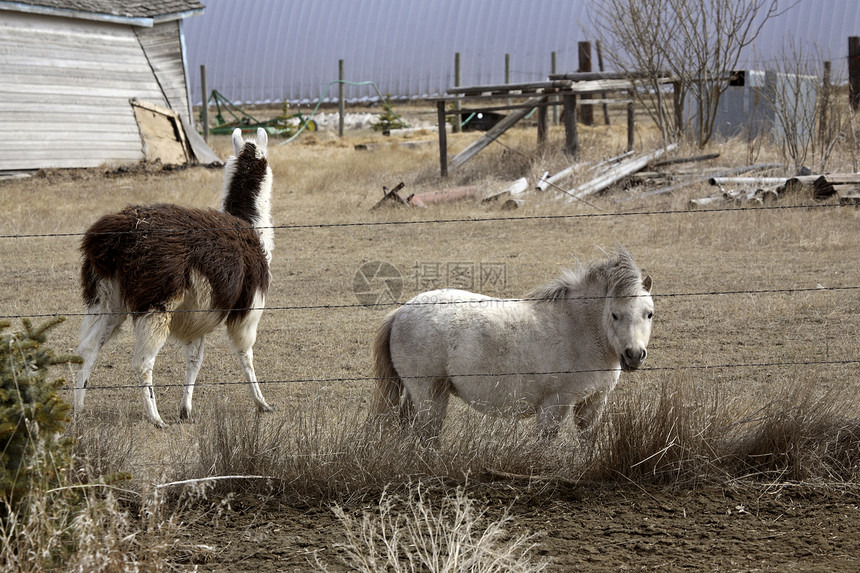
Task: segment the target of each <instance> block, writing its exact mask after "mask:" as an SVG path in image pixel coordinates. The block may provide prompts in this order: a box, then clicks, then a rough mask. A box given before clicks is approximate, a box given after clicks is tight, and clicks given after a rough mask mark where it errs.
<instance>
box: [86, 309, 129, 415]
mask: <svg viewBox="0 0 860 573" xmlns="http://www.w3.org/2000/svg"><path fill="white" fill-rule="evenodd" d="M124 321H125V314H123V313H122V312H112V311H111V310H110V309H109V308H107V307H105V306H104V305H101V304H98V305H94V306H91V307H90V308H89V309H88V310H87V314H86V316H84V320H83V322H82V323H81V335H80V342H79V344H78V349H77V353H78V355H80V357H81V358H83V360H84V363H83V366H82V367H81V371H80V372H78V377H77V380H75V400H74V401H75V413H78V412H80V411H81V410H82V409H83V407H84V398H85V397H86V394H87V384H88V383H89V381H90V375H91V374H92V371H93V366H95V363H96V358H98V355H99V351H100V350H101V349H102V347H103V346H104V345H105V343H106V342H107V341H108V340H110V339H111V337H113V335H114V334H115V333H116V331H117V330H118V329H119V327H120V326H121V325H122V323H123V322H124Z"/></svg>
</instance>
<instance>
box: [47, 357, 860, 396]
mask: <svg viewBox="0 0 860 573" xmlns="http://www.w3.org/2000/svg"><path fill="white" fill-rule="evenodd" d="M854 364H860V358H850V359H843V360H787V361H776V362H736V363H726V364H693V365H688V366H652V367H644V368H639V369H637V370H636V372H679V371H685V370H726V369H747V368H769V367H782V368H790V367H797V366H848V365H854ZM617 370H618V369H616V368H589V369H582V370H552V371H534V372H479V373H471V374H455V375H454V376H455V377H457V378H502V377H510V376H563V375H569V374H594V373H606V372H616V371H617ZM398 378H399V379H401V380H429V379H435V378H436V376H398ZM391 379H392V378H391V377H385V376H351V377H346V376H338V377H327V378H292V379H286V380H257V383H258V384H260V385H261V386H264V385H268V386H275V385H287V384H311V383H316V384H335V383H337V384H342V383H345V382H357V383H363V382H380V381H383V380H391ZM246 384H248V382H247V381H245V380H231V381H222V382H203V383H200V382H199V381H198V383H197V384H195V388H197V387H198V386H243V385H246ZM184 386H185V384H184V383H181V382H176V383H171V382H168V383H165V384H155V385H154V387H156V388H182V387H184ZM130 388H135V389H137V388H140V385H139V384H112V385H109V386H87V391H88V392H89V391H91V390H127V389H130ZM63 389H65V390H73V389H74V387H73V386H70V385H67V386H64V387H63Z"/></svg>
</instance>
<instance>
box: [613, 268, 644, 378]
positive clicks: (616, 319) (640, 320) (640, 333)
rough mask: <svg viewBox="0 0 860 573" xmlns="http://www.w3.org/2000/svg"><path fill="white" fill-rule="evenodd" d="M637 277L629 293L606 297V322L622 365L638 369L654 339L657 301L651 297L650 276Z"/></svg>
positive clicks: (627, 368)
mask: <svg viewBox="0 0 860 573" xmlns="http://www.w3.org/2000/svg"><path fill="white" fill-rule="evenodd" d="M633 269H635V271H636V273H637V278H636V280H635V282H634V283H633V285H632V290H631V289H630V286H631V285H629V283H628V288H627V289H626V292H623V293H619V292H615V293H613V292H611V291H610V293H609V295H608V297H607V299H606V305H605V307H604V311H603V323H604V325H605V327H606V333H607V337H608V338H609V342H610V344H611V345H612V348H613V350H614V351H615V353H616V354H617V355H618V360H619V361H620V362H621V368H622V369H623V370H626V371H630V370H636V369H637V368H639V367H640V366H641V365H642V363H643V362H645V357H646V356H647V355H648V350H647V347H648V340H649V338H651V319H652V317H653V316H654V301H653V300H652V299H651V277H650V276H646V277H645V278H639V275H638V273H639V271H638V269H636V268H635V267H633Z"/></svg>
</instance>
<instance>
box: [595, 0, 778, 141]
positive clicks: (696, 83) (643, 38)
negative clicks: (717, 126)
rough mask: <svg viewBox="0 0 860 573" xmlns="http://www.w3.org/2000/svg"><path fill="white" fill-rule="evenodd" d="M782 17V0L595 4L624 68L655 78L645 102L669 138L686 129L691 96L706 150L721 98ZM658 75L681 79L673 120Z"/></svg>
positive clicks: (603, 35)
mask: <svg viewBox="0 0 860 573" xmlns="http://www.w3.org/2000/svg"><path fill="white" fill-rule="evenodd" d="M781 13H783V12H781V11H780V10H779V9H778V4H777V0H606V1H605V2H601V3H599V5H596V6H595V7H594V9H593V18H592V20H593V22H594V25H595V29H596V33H597V35H598V36H599V37H600V40H601V42H602V43H603V45H604V46H607V47H609V49H607V57H608V58H609V59H610V61H611V62H612V64H613V65H614V66H615V67H616V68H618V69H619V70H621V71H628V72H644V73H646V74H648V75H649V77H651V79H650V80H649V85H648V87H649V88H650V89H649V90H648V92H649V93H647V94H643V93H642V91H641V90H640V92H637V97H638V98H639V99H641V100H642V101H643V102H644V103H646V104H651V105H650V107H649V110H650V113H651V114H652V116H653V117H654V118H655V120H656V121H657V122H658V124H659V125H660V128H661V129H662V130H663V132H664V134H665V133H666V132H667V131H668V130H669V129H668V128H670V127H671V128H674V132H675V133H676V134H678V133H680V132H681V131H682V129H683V126H682V125H681V118H682V117H683V114H682V113H681V111H682V110H681V106H683V104H684V101H685V100H686V98H687V95H688V94H689V96H690V97H691V99H692V101H693V102H694V103H695V110H694V115H693V123H694V129H695V134H696V142H697V143H698V145H699V146H700V147H702V146H704V145H706V144H707V143H708V141H709V140H710V139H711V136H712V135H713V133H714V122H715V119H716V116H717V110H718V108H719V102H720V97H721V96H722V95H723V93H725V91H726V89H728V87H729V76H730V74H731V72H732V71H733V70H734V69H735V68H736V67H737V65H738V61H739V60H740V56H741V53H742V52H743V50H744V48H746V47H748V46H749V45H750V44H752V42H753V41H755V39H756V37H758V35H759V33H760V32H761V29H762V27H763V26H764V24H765V23H766V22H767V21H768V20H769V19H771V18H773V17H775V16H777V15H779V14H781ZM655 73H656V74H665V73H669V74H671V75H672V76H673V77H674V79H675V80H676V82H677V83H676V86H675V87H676V96H677V97H676V102H675V103H676V105H675V109H674V111H675V112H676V113H675V114H671V115H672V117H670V115H669V114H667V113H666V107H667V106H666V105H665V98H663V97H662V96H661V94H662V91H663V90H662V89H661V87H660V86H658V85H657V81H656V79H657V77H658V76H653V74H655ZM655 104H656V107H655Z"/></svg>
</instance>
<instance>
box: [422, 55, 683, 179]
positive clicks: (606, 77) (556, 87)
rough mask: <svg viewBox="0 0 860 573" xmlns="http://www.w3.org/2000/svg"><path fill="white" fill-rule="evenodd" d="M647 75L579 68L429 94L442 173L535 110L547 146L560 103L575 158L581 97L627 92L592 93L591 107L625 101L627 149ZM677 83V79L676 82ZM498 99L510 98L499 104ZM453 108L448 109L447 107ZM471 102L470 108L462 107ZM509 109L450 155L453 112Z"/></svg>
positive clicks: (569, 147)
mask: <svg viewBox="0 0 860 573" xmlns="http://www.w3.org/2000/svg"><path fill="white" fill-rule="evenodd" d="M643 77H645V76H644V75H631V74H621V73H604V72H577V73H571V74H552V75H550V76H549V80H548V81H544V82H534V83H524V84H503V85H487V86H471V87H454V88H449V89H448V90H446V95H444V96H441V97H433V98H428V100H429V101H432V102H434V103H435V104H436V112H437V120H438V124H439V126H438V127H439V164H440V170H441V174H442V177H447V176H448V171H449V169H456V168H457V167H459V166H461V165H463V164H464V163H466V162H467V161H468V160H469V159H471V158H472V157H474V156H475V155H476V154H477V153H478V152H479V151H481V150H482V149H484V148H485V147H487V146H488V145H489V144H490V143H492V142H493V141H494V140H496V139H498V137H499V136H501V135H502V134H503V133H504V132H505V131H507V130H508V129H510V128H511V127H512V126H514V125H516V124H517V123H518V122H519V121H520V120H522V119H524V118H526V117H528V116H529V115H531V114H532V112H533V111H534V110H537V144H538V146H541V145H543V144H544V143H545V142H546V137H547V109H548V108H550V107H555V106H558V105H561V106H562V109H563V116H564V133H565V136H564V148H565V151H566V152H567V153H568V154H570V155H571V156H572V157H576V156H577V155H578V154H579V135H578V132H577V124H576V118H577V117H578V112H579V109H578V108H579V105H580V104H579V102H578V98H580V97H584V96H591V95H594V94H616V95H617V94H624V95H625V96H626V97H623V98H621V97H615V98H611V99H605V96H604V95H601V99H593V98H590V99H588V100H587V101H584V102H583V103H584V104H585V105H588V106H594V105H603V104H607V103H614V104H618V103H622V104H627V149H628V150H631V149H633V128H634V113H633V102H634V99H633V95H632V91H633V90H634V89H636V81H637V80H638V79H642V78H643ZM659 82H660V83H661V84H673V80H672V78H670V77H662V78H660V80H659ZM673 85H674V84H673ZM499 100H506V101H505V102H504V103H499ZM451 104H454V105H453V106H452V108H453V109H449V108H448V106H449V105H451ZM463 104H468V105H469V106H470V107H468V108H466V107H463ZM497 111H511V112H512V113H510V114H508V115H507V116H506V117H505V118H504V119H502V120H501V121H499V122H498V123H497V124H496V125H495V126H493V127H492V128H490V129H489V130H487V132H486V133H485V134H484V135H483V136H482V137H481V138H480V139H478V140H477V141H475V142H474V143H472V144H471V145H469V146H468V147H467V148H466V149H464V150H463V151H462V152H460V153H459V154H457V155H456V156H455V157H453V158H452V159H451V160H450V162H449V160H448V137H447V133H446V131H445V126H446V123H447V116H449V115H454V116H456V117H457V121H459V118H460V117H462V115H463V114H469V113H487V112H497Z"/></svg>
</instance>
